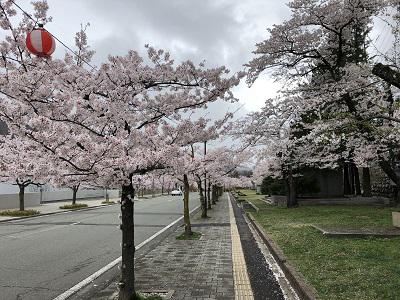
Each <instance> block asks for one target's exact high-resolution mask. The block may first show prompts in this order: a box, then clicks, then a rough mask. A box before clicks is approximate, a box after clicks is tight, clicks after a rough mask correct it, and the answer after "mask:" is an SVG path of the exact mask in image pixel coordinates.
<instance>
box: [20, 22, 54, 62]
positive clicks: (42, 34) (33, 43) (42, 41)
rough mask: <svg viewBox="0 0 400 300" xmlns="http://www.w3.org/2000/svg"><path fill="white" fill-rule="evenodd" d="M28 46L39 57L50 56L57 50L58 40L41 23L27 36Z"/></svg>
mask: <svg viewBox="0 0 400 300" xmlns="http://www.w3.org/2000/svg"><path fill="white" fill-rule="evenodd" d="M26 48H28V51H29V52H30V53H32V54H34V55H37V56H39V57H49V56H50V55H51V54H52V53H53V52H54V50H56V41H55V40H54V38H53V36H52V35H51V34H50V33H49V32H48V31H47V30H46V29H44V28H43V25H41V24H39V27H38V28H35V29H33V30H32V31H31V32H29V33H28V35H27V36H26Z"/></svg>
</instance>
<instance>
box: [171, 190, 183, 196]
mask: <svg viewBox="0 0 400 300" xmlns="http://www.w3.org/2000/svg"><path fill="white" fill-rule="evenodd" d="M171 196H182V191H181V190H173V191H172V192H171Z"/></svg>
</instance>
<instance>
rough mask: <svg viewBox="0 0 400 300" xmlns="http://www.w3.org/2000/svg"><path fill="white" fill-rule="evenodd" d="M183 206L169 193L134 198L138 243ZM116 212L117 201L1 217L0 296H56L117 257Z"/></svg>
mask: <svg viewBox="0 0 400 300" xmlns="http://www.w3.org/2000/svg"><path fill="white" fill-rule="evenodd" d="M80 202H81V201H80ZM82 202H83V201H82ZM57 205H58V206H59V205H60V204H59V203H57ZM197 205H198V199H197V195H196V194H195V193H194V194H193V195H192V201H191V209H192V208H194V207H195V206H197ZM182 206H183V204H182V198H181V197H171V196H169V197H168V196H167V197H157V198H153V199H145V200H143V201H138V202H135V225H136V229H135V243H136V244H138V243H140V242H142V241H144V240H145V239H147V238H148V237H149V236H151V235H153V234H154V233H155V232H157V231H159V230H160V229H161V228H163V227H164V226H165V225H167V224H169V223H171V222H173V221H174V220H176V219H177V218H179V217H180V216H181V215H182ZM118 214H119V206H118V205H113V206H106V207H102V208H98V209H93V210H85V211H71V212H69V213H63V214H57V215H48V216H42V217H37V218H31V219H22V220H16V221H12V222H7V223H0V261H1V264H0V299H40V300H46V299H53V298H54V297H56V296H58V295H59V294H61V293H62V292H64V291H65V290H68V289H69V288H70V287H72V286H73V285H75V284H76V283H78V282H79V281H81V280H83V279H84V278H86V277H87V276H89V275H91V274H92V273H94V272H96V271H97V270H98V269H100V268H101V267H103V266H104V265H106V264H108V263H109V262H111V261H113V260H114V259H116V258H117V257H119V256H120V251H121V250H120V242H121V233H120V230H119V229H118V225H119V220H118Z"/></svg>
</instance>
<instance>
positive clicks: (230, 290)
mask: <svg viewBox="0 0 400 300" xmlns="http://www.w3.org/2000/svg"><path fill="white" fill-rule="evenodd" d="M209 216H210V218H209V219H201V218H200V217H199V214H197V215H195V216H194V217H192V224H193V228H192V229H193V230H194V231H197V232H201V233H202V234H203V236H202V237H201V238H200V240H195V241H190V240H187V241H181V240H176V238H175V237H176V236H177V235H178V234H179V233H180V232H181V231H182V228H179V229H177V231H175V232H174V233H172V234H170V235H169V236H168V237H167V238H166V239H165V240H164V241H162V242H161V243H160V244H159V245H158V246H157V247H156V248H155V249H153V250H152V251H151V252H149V253H148V254H146V255H144V256H143V257H141V258H139V259H137V261H136V287H137V289H138V290H139V291H157V290H168V291H170V290H174V291H175V292H174V294H173V297H172V299H177V300H182V299H184V300H189V299H190V300H197V299H198V300H200V299H201V300H205V299H220V300H224V299H226V300H228V299H229V300H231V299H235V292H234V283H233V272H232V244H231V227H230V223H229V221H230V219H229V206H228V199H227V196H226V195H224V196H223V197H221V198H220V201H219V202H218V203H217V205H215V206H213V209H212V210H210V211H209Z"/></svg>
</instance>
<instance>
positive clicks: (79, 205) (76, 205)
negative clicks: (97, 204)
mask: <svg viewBox="0 0 400 300" xmlns="http://www.w3.org/2000/svg"><path fill="white" fill-rule="evenodd" d="M84 207H88V205H87V204H84V203H76V204H66V205H63V206H60V208H61V209H79V208H84Z"/></svg>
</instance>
